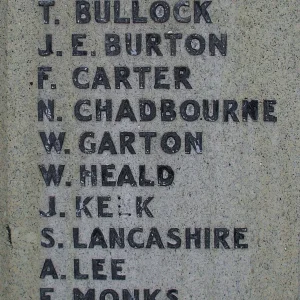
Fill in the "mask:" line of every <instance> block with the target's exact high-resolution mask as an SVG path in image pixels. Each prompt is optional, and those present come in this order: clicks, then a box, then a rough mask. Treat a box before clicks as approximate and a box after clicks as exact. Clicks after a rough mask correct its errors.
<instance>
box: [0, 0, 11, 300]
mask: <svg viewBox="0 0 300 300" xmlns="http://www.w3.org/2000/svg"><path fill="white" fill-rule="evenodd" d="M7 5H8V2H7V0H1V1H0V11H1V18H0V95H1V98H0V99H1V103H0V168H1V169H0V278H1V280H0V299H3V300H6V299H8V295H7V289H8V284H7V281H8V275H9V272H8V268H9V261H8V260H9V252H10V248H11V247H12V245H11V232H10V226H9V218H8V215H7V201H8V197H7V183H8V178H7V159H6V158H7V135H6V132H7V131H6V127H7V126H6V121H7V120H6V119H7V117H8V116H7V10H8V8H7Z"/></svg>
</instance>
